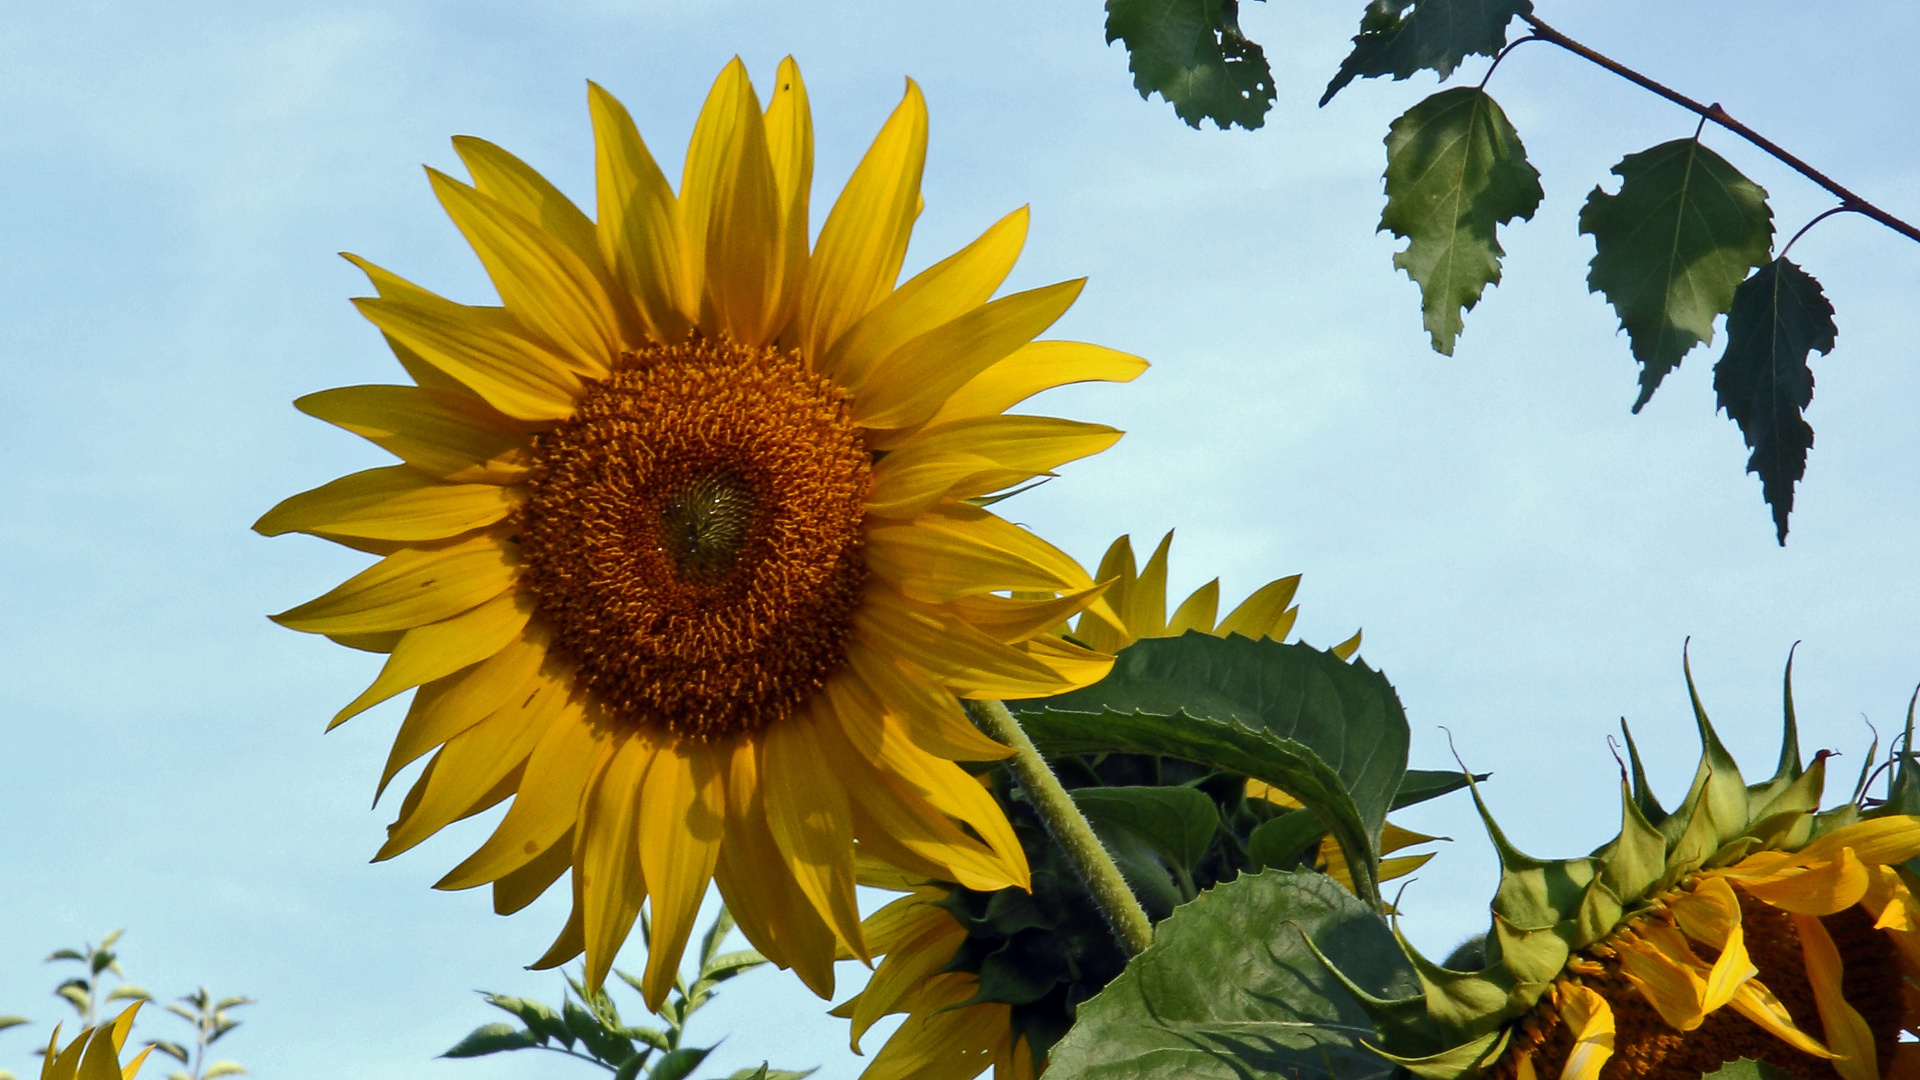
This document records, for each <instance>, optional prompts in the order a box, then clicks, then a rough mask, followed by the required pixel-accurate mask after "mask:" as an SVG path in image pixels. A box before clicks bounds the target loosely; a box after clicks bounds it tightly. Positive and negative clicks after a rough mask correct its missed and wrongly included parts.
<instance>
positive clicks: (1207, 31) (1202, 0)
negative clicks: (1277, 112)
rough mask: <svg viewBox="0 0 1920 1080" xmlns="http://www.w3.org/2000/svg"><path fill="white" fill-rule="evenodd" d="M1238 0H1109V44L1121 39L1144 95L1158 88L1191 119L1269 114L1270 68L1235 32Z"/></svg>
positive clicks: (1249, 118) (1242, 119)
mask: <svg viewBox="0 0 1920 1080" xmlns="http://www.w3.org/2000/svg"><path fill="white" fill-rule="evenodd" d="M1239 12H1240V5H1239V2H1238V0H1107V44H1109V45H1111V44H1113V43H1114V42H1115V41H1124V42H1125V43H1126V46H1127V52H1128V53H1129V54H1130V56H1129V61H1128V65H1127V66H1128V70H1130V71H1132V72H1133V87H1134V89H1136V90H1138V91H1140V96H1141V97H1143V98H1144V97H1148V96H1149V95H1152V94H1156V93H1157V94H1159V95H1160V96H1161V97H1163V98H1165V99H1166V100H1167V102H1168V103H1169V104H1171V105H1172V106H1173V111H1174V112H1175V113H1176V114H1177V115H1178V116H1179V117H1180V119H1182V120H1185V121H1186V122H1187V124H1188V125H1189V126H1191V127H1196V128H1197V127H1199V126H1200V121H1201V120H1203V119H1205V120H1212V121H1213V122H1214V125H1215V126H1216V127H1218V128H1220V129H1221V130H1222V131H1224V130H1226V129H1227V128H1229V127H1231V126H1233V125H1234V124H1239V125H1240V126H1241V127H1243V128H1247V129H1249V130H1251V129H1253V128H1257V127H1259V126H1260V125H1261V124H1263V123H1265V122H1266V115H1267V110H1268V109H1269V108H1272V107H1273V94H1274V90H1273V71H1272V70H1271V69H1270V68H1268V67H1267V58H1266V54H1265V53H1264V52H1262V51H1261V49H1260V46H1258V45H1256V44H1254V43H1253V42H1251V41H1248V40H1247V38H1246V36H1245V35H1244V34H1242V33H1241V32H1240V14H1239Z"/></svg>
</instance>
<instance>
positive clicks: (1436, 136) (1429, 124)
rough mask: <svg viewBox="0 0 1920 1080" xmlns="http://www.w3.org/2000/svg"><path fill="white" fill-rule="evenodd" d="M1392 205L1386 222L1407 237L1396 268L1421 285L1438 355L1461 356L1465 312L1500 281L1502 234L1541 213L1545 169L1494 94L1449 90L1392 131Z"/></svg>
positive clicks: (1396, 123)
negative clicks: (1457, 346) (1457, 344)
mask: <svg viewBox="0 0 1920 1080" xmlns="http://www.w3.org/2000/svg"><path fill="white" fill-rule="evenodd" d="M1386 142H1387V171H1386V188H1387V206H1386V209H1385V210H1384V211H1382V212H1381V214H1380V228H1381V229H1385V230H1391V231H1392V232H1393V235H1395V236H1397V237H1399V238H1401V239H1402V240H1405V241H1407V247H1406V250H1404V251H1401V252H1399V253H1397V254H1395V255H1394V257H1393V265H1394V266H1395V268H1397V269H1400V270H1405V271H1406V272H1407V276H1408V277H1410V278H1412V279H1413V280H1414V281H1416V282H1418V283H1419V284H1420V297H1421V305H1420V306H1421V311H1422V313H1423V318H1424V321H1425V324H1426V328H1427V333H1428V335H1429V336H1431V337H1432V339H1433V348H1434V351H1435V352H1438V353H1443V354H1445V355H1447V356H1452V355H1453V345H1454V340H1455V339H1456V338H1458V337H1459V336H1460V330H1461V328H1462V325H1463V324H1462V322H1461V312H1462V311H1471V310H1473V306H1474V305H1475V304H1477V303H1479V302H1480V296H1481V294H1482V293H1483V292H1484V291H1485V290H1486V287H1487V286H1488V285H1492V284H1498V283H1499V281H1500V256H1501V255H1503V254H1505V251H1504V250H1503V249H1502V248H1501V247H1500V241H1499V239H1498V238H1497V237H1496V236H1495V230H1496V228H1497V227H1498V226H1500V225H1505V224H1507V223H1508V222H1510V221H1512V220H1513V219H1514V218H1521V219H1526V220H1531V219H1532V217H1533V212H1534V211H1535V210H1537V209H1539V206H1540V199H1541V196H1542V192H1541V190H1540V173H1539V171H1538V170H1536V169H1535V168H1534V167H1533V166H1532V165H1530V164H1528V163H1527V151H1526V147H1524V146H1522V145H1521V144H1520V136H1519V134H1518V133H1516V132H1515V131H1514V130H1513V125H1512V124H1510V123H1508V122H1507V114H1506V113H1504V112H1502V111H1501V110H1500V106H1499V105H1498V104H1496V103H1495V102H1494V100H1493V98H1492V97H1491V96H1490V95H1488V93H1487V92H1486V91H1485V90H1481V89H1478V88H1476V87H1459V88H1456V89H1453V90H1442V91H1441V92H1440V93H1438V94H1435V95H1433V96H1432V97H1429V98H1427V99H1426V100H1425V101H1422V102H1420V103H1419V104H1418V105H1415V106H1414V107H1413V108H1411V109H1408V110H1407V111H1406V112H1405V113H1404V114H1403V115H1402V116H1401V117H1400V118H1399V119H1398V120H1395V121H1394V122H1393V126H1392V127H1391V128H1390V129H1389V130H1388V131H1387V139H1386Z"/></svg>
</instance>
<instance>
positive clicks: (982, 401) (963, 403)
mask: <svg viewBox="0 0 1920 1080" xmlns="http://www.w3.org/2000/svg"><path fill="white" fill-rule="evenodd" d="M1145 370H1147V362H1146V361H1145V360H1143V359H1141V358H1140V357H1138V356H1134V355H1133V354H1132V353H1123V352H1121V351H1120V350H1118V349H1109V348H1106V347H1104V346H1101V345H1089V344H1086V343H1085V342H1080V341H1035V342H1032V343H1030V344H1027V345H1022V346H1021V347H1020V348H1018V349H1015V350H1014V351H1013V354H1012V355H1010V356H1008V357H1007V358H1006V359H1005V360H1002V361H1000V362H999V363H997V364H994V365H993V366H992V367H989V368H987V369H986V370H985V371H982V372H981V373H980V374H978V375H975V376H974V377H973V378H972V379H969V380H968V381H967V383H966V384H965V385H964V386H962V387H960V389H958V390H955V391H954V392H953V396H952V397H949V398H948V399H947V402H946V404H945V405H942V406H941V407H940V411H939V412H937V413H935V414H934V415H933V419H931V420H929V421H927V424H928V426H932V425H935V424H944V423H946V422H948V421H950V420H965V419H968V418H970V417H975V416H996V415H998V414H1000V413H1003V412H1005V411H1007V410H1008V409H1010V408H1012V407H1013V406H1015V405H1018V404H1020V403H1021V402H1022V401H1025V400H1026V399H1028V398H1030V397H1032V396H1033V395H1035V394H1038V393H1040V392H1041V391H1043V390H1051V389H1053V388H1054V387H1056V386H1065V385H1067V384H1068V383H1077V382H1132V381H1133V380H1134V379H1136V378H1139V377H1140V373H1141V372H1143V371H1145Z"/></svg>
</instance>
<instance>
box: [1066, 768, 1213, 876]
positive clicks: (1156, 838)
mask: <svg viewBox="0 0 1920 1080" xmlns="http://www.w3.org/2000/svg"><path fill="white" fill-rule="evenodd" d="M1073 802H1074V805H1075V806H1077V807H1079V808H1080V812H1081V813H1083V814H1085V815H1086V816H1087V817H1088V818H1090V819H1092V820H1094V821H1096V822H1102V823H1105V824H1107V825H1109V826H1112V827H1114V828H1119V829H1125V830H1126V831H1128V832H1130V833H1133V834H1134V835H1135V836H1138V837H1139V838H1140V839H1142V840H1144V841H1146V842H1147V843H1148V844H1151V845H1152V846H1153V848H1154V849H1155V850H1156V851H1158V852H1159V853H1160V854H1162V855H1164V856H1166V857H1167V858H1169V859H1171V860H1173V861H1174V862H1176V863H1178V864H1180V866H1182V867H1183V868H1185V869H1187V870H1189V871H1190V870H1192V869H1193V868H1194V866H1195V865H1196V864H1198V863H1199V861H1200V858H1201V856H1203V855H1205V854H1206V853H1207V848H1208V846H1209V845H1211V844H1212V843H1213V834H1214V833H1215V832H1217V831H1219V828H1220V811H1219V810H1218V809H1216V808H1215V807H1214V805H1213V800H1212V799H1210V798H1208V797H1207V796H1206V794H1205V793H1203V792H1200V791H1196V790H1194V789H1193V788H1190V787H1093V788H1080V789H1079V790H1077V791H1075V792H1073Z"/></svg>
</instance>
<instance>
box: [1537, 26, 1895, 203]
mask: <svg viewBox="0 0 1920 1080" xmlns="http://www.w3.org/2000/svg"><path fill="white" fill-rule="evenodd" d="M1521 18H1522V19H1524V20H1526V23H1527V26H1528V27H1529V28H1530V30H1531V31H1532V33H1531V37H1532V38H1533V39H1535V40H1538V41H1551V42H1553V43H1554V44H1555V45H1558V46H1560V47H1561V48H1563V49H1565V50H1567V51H1568V52H1570V53H1573V54H1574V55H1576V56H1582V57H1585V58H1586V59H1588V60H1591V61H1593V62H1594V63H1596V64H1598V65H1600V66H1601V67H1603V68H1606V69H1607V70H1608V71H1611V72H1613V73H1614V74H1615V75H1618V76H1620V77H1621V78H1623V79H1625V80H1627V81H1628V82H1631V83H1634V84H1636V85H1638V86H1641V87H1644V88H1645V89H1648V90H1651V91H1653V92H1654V93H1656V94H1659V95H1660V96H1661V97H1663V98H1666V99H1667V100H1668V101H1671V102H1673V103H1674V104H1675V105H1678V106H1680V107H1681V108H1683V109H1687V110H1690V111H1692V112H1694V113H1697V114H1699V116H1700V117H1701V119H1703V120H1711V121H1713V122H1714V123H1716V124H1718V125H1720V126H1721V127H1723V128H1726V129H1727V130H1728V131H1731V132H1733V133H1734V134H1735V135H1738V136H1740V137H1741V138H1743V139H1745V140H1747V141H1748V142H1750V143H1752V144H1753V145H1755V146H1757V147H1759V148H1760V149H1762V150H1764V151H1766V152H1767V153H1768V154H1769V155H1771V156H1772V157H1773V158H1775V159H1776V160H1778V161H1779V162H1780V163H1782V164H1784V165H1786V166H1787V167H1788V168H1790V169H1792V170H1793V171H1794V172H1797V173H1799V174H1800V175H1801V176H1804V177H1806V178H1807V179H1809V180H1811V181H1813V182H1814V183H1816V184H1819V185H1820V186H1821V187H1823V188H1826V189H1827V190H1828V191H1830V192H1832V193H1833V195H1834V197H1836V198H1838V199H1839V200H1840V208H1841V209H1843V210H1850V211H1852V212H1853V213H1856V214H1864V215H1866V216H1867V217H1870V218H1872V219H1873V220H1875V221H1877V222H1879V223H1880V224H1882V225H1885V226H1886V227H1887V228H1889V229H1892V230H1893V231H1894V232H1897V233H1899V234H1900V235H1902V236H1904V237H1906V238H1907V239H1909V240H1920V228H1915V227H1914V226H1912V225H1909V224H1907V223H1906V222H1904V221H1902V220H1900V219H1899V218H1897V217H1894V216H1893V215H1892V214H1889V213H1887V212H1886V211H1885V210H1882V209H1880V208H1879V207H1877V206H1875V205H1873V204H1872V203H1870V202H1868V201H1867V200H1865V199H1863V198H1861V197H1860V196H1858V195H1855V194H1854V193H1853V192H1851V191H1849V190H1847V189H1846V188H1844V187H1842V186H1840V185H1839V184H1838V183H1836V182H1835V181H1834V180H1833V179H1832V178H1831V177H1829V176H1828V175H1827V174H1825V173H1823V172H1821V171H1820V170H1818V169H1816V168H1814V167H1813V166H1811V165H1809V164H1807V163H1806V162H1804V161H1801V160H1800V159H1799V158H1797V157H1795V156H1794V155H1792V154H1790V153H1788V152H1787V151H1786V150H1785V149H1784V148H1782V147H1781V146H1780V145H1779V144H1777V143H1775V142H1774V141H1773V140H1772V139H1769V138H1767V137H1766V136H1765V135H1762V134H1760V133H1759V132H1757V131H1755V130H1753V129H1752V128H1750V127H1748V126H1747V125H1745V124H1743V123H1741V122H1740V121H1738V120H1735V119H1734V118H1733V117H1731V116H1729V115H1727V110H1725V109H1723V108H1721V107H1720V103H1719V102H1717V101H1716V102H1714V103H1713V104H1711V105H1702V104H1701V103H1700V102H1698V101H1695V100H1693V99H1692V98H1690V97H1688V96H1686V95H1685V94H1682V93H1680V92H1679V91H1678V90H1675V89H1673V88H1671V87H1669V86H1666V85H1663V84H1661V83H1658V82H1655V81H1654V80H1653V79H1650V78H1648V77H1647V76H1645V75H1642V74H1640V73H1639V72H1637V71H1635V70H1633V69H1632V68H1630V67H1628V66H1626V65H1625V64H1622V63H1620V62H1619V61H1618V60H1614V59H1612V58H1611V57H1608V56H1604V55H1602V54H1601V53H1598V52H1596V51H1594V50H1593V49H1590V48H1588V47H1587V46H1585V45H1582V44H1580V43H1579V42H1577V41H1575V40H1573V39H1572V38H1570V37H1568V36H1567V35H1565V34H1563V33H1561V32H1560V31H1558V30H1555V29H1554V28H1553V27H1551V26H1548V25H1547V24H1546V23H1543V22H1541V21H1540V20H1539V19H1536V18H1534V17H1533V16H1532V15H1522V16H1521ZM1515 44H1518V42H1516V43H1515Z"/></svg>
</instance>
